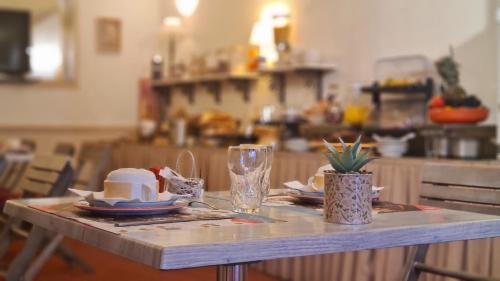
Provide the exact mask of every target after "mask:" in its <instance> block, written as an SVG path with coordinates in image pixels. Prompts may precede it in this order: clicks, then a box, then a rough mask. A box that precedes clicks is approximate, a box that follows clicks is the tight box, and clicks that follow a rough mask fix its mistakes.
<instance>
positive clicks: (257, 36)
mask: <svg viewBox="0 0 500 281" xmlns="http://www.w3.org/2000/svg"><path fill="white" fill-rule="evenodd" d="M266 23H269V22H265V21H258V22H256V23H255V24H254V25H253V28H252V33H251V35H250V44H251V45H255V46H259V47H260V46H262V45H267V44H273V29H272V27H271V26H270V25H269V24H266Z"/></svg>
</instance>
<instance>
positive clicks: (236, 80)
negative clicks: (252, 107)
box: [153, 73, 258, 103]
mask: <svg viewBox="0 0 500 281" xmlns="http://www.w3.org/2000/svg"><path fill="white" fill-rule="evenodd" d="M257 78H258V76H257V73H217V74H206V75H199V76H193V77H184V78H168V79H161V80H156V81H153V87H154V88H155V89H156V90H157V91H158V92H159V93H161V94H164V95H168V97H167V103H170V94H171V89H172V88H179V89H181V90H182V92H183V93H184V94H185V95H187V96H188V98H189V102H190V103H194V92H195V90H196V87H197V86H202V87H205V88H206V89H207V91H208V92H209V93H210V94H212V95H213V96H214V99H215V101H216V102H217V103H220V102H221V100H222V99H221V88H222V83H226V82H229V83H232V84H233V85H234V86H235V88H236V89H237V90H238V91H239V92H240V93H241V94H242V96H243V99H244V100H245V102H248V101H249V100H250V87H251V83H252V82H253V81H255V80H257Z"/></svg>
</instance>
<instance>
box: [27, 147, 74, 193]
mask: <svg viewBox="0 0 500 281" xmlns="http://www.w3.org/2000/svg"><path fill="white" fill-rule="evenodd" d="M72 179H73V169H72V168H71V163H70V158H69V157H66V156H60V155H43V156H42V155H39V156H35V158H34V159H33V161H32V162H31V164H30V166H29V167H28V169H27V171H26V173H25V175H24V177H23V179H22V180H21V182H20V183H19V188H20V189H21V191H22V192H23V197H50V196H63V195H64V194H65V193H66V190H67V189H68V187H69V185H70V184H71V181H72Z"/></svg>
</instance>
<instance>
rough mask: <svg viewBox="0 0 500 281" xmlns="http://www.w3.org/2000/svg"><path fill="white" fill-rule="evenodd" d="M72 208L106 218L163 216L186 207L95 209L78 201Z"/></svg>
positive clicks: (181, 205) (180, 205) (177, 205)
mask: <svg viewBox="0 0 500 281" xmlns="http://www.w3.org/2000/svg"><path fill="white" fill-rule="evenodd" d="M74 206H75V207H76V208H78V209H80V210H84V211H88V212H91V213H93V214H96V215H106V216H146V215H163V214H168V213H173V212H177V211H179V210H180V209H182V208H184V207H186V204H184V203H176V204H171V205H166V206H151V207H142V208H123V207H122V208H118V207H96V206H90V205H89V204H88V202H86V201H78V202H76V203H75V204H74Z"/></svg>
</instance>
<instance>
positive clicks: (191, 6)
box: [175, 0, 199, 17]
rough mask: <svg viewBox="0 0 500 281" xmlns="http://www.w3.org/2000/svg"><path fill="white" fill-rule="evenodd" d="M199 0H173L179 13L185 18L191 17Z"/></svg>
mask: <svg viewBox="0 0 500 281" xmlns="http://www.w3.org/2000/svg"><path fill="white" fill-rule="evenodd" d="M198 3H199V0H175V6H176V7H177V10H178V11H179V13H180V14H181V15H183V16H185V17H189V16H191V15H192V14H193V13H194V11H196V8H197V7H198Z"/></svg>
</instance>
